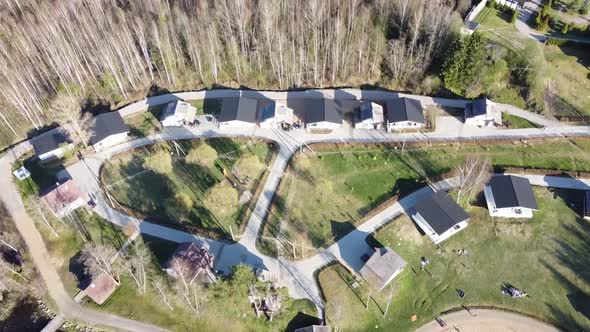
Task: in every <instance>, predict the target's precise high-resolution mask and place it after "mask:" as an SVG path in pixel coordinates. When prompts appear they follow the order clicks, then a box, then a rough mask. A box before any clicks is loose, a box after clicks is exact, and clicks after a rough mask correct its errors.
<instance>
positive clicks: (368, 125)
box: [354, 101, 385, 129]
mask: <svg viewBox="0 0 590 332" xmlns="http://www.w3.org/2000/svg"><path fill="white" fill-rule="evenodd" d="M384 122H385V118H384V117H383V106H381V105H379V104H377V103H375V102H370V101H364V102H362V103H361V106H360V107H359V110H358V112H356V113H355V121H354V127H355V128H360V129H382V128H383V123H384Z"/></svg>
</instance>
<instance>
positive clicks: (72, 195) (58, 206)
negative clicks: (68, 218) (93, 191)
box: [40, 180, 85, 217]
mask: <svg viewBox="0 0 590 332" xmlns="http://www.w3.org/2000/svg"><path fill="white" fill-rule="evenodd" d="M40 196H41V200H42V201H43V203H45V205H47V207H48V208H49V209H50V210H51V211H53V213H55V214H56V215H57V216H58V217H63V216H65V215H66V214H68V213H70V212H72V211H74V210H75V209H77V208H79V207H81V206H83V205H84V203H85V202H84V200H83V199H82V192H80V189H79V188H78V186H77V185H76V184H75V183H74V181H72V180H67V181H66V182H64V183H62V184H55V185H54V186H52V187H50V188H49V189H47V190H46V191H45V192H43V193H42V194H41V195H40Z"/></svg>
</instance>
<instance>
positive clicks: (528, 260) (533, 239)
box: [319, 188, 590, 331]
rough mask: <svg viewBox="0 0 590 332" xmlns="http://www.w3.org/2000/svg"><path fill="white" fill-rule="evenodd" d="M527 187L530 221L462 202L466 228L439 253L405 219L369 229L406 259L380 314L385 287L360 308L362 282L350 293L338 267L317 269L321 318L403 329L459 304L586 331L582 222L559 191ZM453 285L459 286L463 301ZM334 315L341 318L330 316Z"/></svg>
mask: <svg viewBox="0 0 590 332" xmlns="http://www.w3.org/2000/svg"><path fill="white" fill-rule="evenodd" d="M534 192H535V196H536V198H537V201H538V203H539V207H540V210H539V211H538V212H536V213H535V215H534V217H533V219H530V220H519V219H500V218H495V219H492V218H491V217H490V216H489V215H488V211H487V209H486V208H483V207H480V206H467V207H466V209H467V211H468V213H469V214H470V216H471V221H470V224H469V227H467V228H466V229H465V230H464V231H462V232H460V233H457V234H456V235H454V236H453V237H451V238H450V239H448V240H447V241H445V242H443V244H442V247H443V248H444V250H445V251H444V254H443V255H441V254H440V253H439V251H438V250H437V248H436V247H435V245H434V244H433V243H432V242H431V241H430V240H429V239H428V238H427V237H425V236H421V235H420V234H419V233H418V230H417V229H416V227H415V226H414V224H413V223H412V222H411V221H410V219H409V218H408V217H406V216H402V217H400V218H398V219H396V220H394V221H393V222H392V223H390V224H389V225H387V226H386V227H385V228H383V229H381V230H380V231H378V232H377V233H376V234H375V236H374V237H375V239H376V240H377V241H378V242H375V241H371V242H374V243H379V244H381V245H383V246H389V247H391V248H392V249H393V250H395V251H396V252H397V253H399V254H400V255H401V256H402V257H403V258H404V259H405V260H406V261H407V262H408V266H407V267H406V269H405V270H404V271H403V272H402V273H401V274H400V275H399V276H398V277H397V278H396V279H395V280H394V281H393V282H392V286H391V287H393V292H394V296H393V301H392V304H391V308H390V311H389V313H388V315H387V316H386V317H385V318H383V316H382V310H384V308H385V305H386V298H387V295H389V289H385V290H384V291H382V293H384V294H380V295H379V296H376V301H377V303H378V304H379V306H377V305H373V303H371V305H372V306H370V309H369V310H368V311H366V310H365V308H364V305H365V301H366V296H365V295H364V294H366V293H363V291H364V287H365V286H364V285H363V286H361V287H360V296H359V297H357V295H356V294H355V292H356V293H359V290H353V289H352V288H350V286H349V285H351V283H350V282H349V281H346V278H344V279H342V278H339V277H337V275H336V274H335V272H336V271H339V272H340V273H341V274H342V273H344V276H345V277H346V276H347V275H348V272H347V271H345V270H344V269H340V270H337V269H336V268H329V269H327V270H326V271H323V272H322V273H320V275H319V280H320V284H321V287H322V290H323V292H324V295H325V297H326V300H327V306H326V308H327V317H328V322H329V323H330V321H331V320H332V323H331V324H332V325H335V324H340V326H342V327H343V329H344V330H349V331H356V330H367V329H369V328H370V329H371V330H373V327H375V326H378V328H376V329H375V330H383V331H392V330H395V331H410V330H415V329H416V328H418V327H419V326H421V325H423V324H425V323H427V322H428V321H431V320H433V319H434V317H435V316H437V315H439V314H440V312H443V311H446V310H449V309H452V308H461V306H463V305H465V306H467V307H469V306H494V307H497V308H504V309H509V310H514V311H518V312H522V313H524V314H527V315H531V316H535V317H538V318H540V319H542V320H545V321H548V322H550V323H552V324H556V325H558V326H561V327H563V328H565V329H566V330H571V331H581V330H586V329H588V328H589V327H590V318H585V317H584V314H583V313H582V312H580V311H577V310H584V309H582V308H584V306H585V304H584V303H586V304H587V303H588V302H587V301H588V299H589V297H588V294H590V271H589V270H588V263H589V260H588V257H589V254H590V247H589V246H588V244H587V243H586V239H587V238H588V236H590V224H589V223H588V221H585V220H583V219H581V218H580V217H579V216H578V215H577V214H576V213H575V212H574V211H572V210H571V209H570V208H569V207H568V206H569V203H568V202H567V201H564V200H563V199H562V198H561V197H562V196H561V195H562V194H563V192H557V193H554V192H551V191H550V190H548V189H546V188H535V189H534ZM577 195H578V196H579V195H581V193H578V194H577ZM483 204H485V202H483ZM479 205H481V203H479ZM457 249H467V250H468V252H469V255H468V256H465V255H459V254H457V253H455V252H453V250H457ZM421 257H427V258H428V259H429V260H430V264H429V265H427V266H426V270H427V272H422V271H421V270H420V258H421ZM347 278H350V277H347ZM504 283H509V284H512V285H514V286H516V287H519V288H521V289H523V290H525V291H526V292H527V293H528V294H529V297H527V298H521V299H513V298H510V297H508V296H506V295H503V294H501V292H500V289H501V286H502V285H503V284H504ZM457 289H460V290H463V291H464V292H465V294H466V295H465V298H464V299H460V298H459V296H458V295H457ZM585 301H586V302H585ZM338 308H340V310H341V311H342V313H340V316H337V315H338V312H337V309H338ZM412 315H417V316H418V320H417V321H416V322H412V321H411V319H410V318H411V316H412ZM335 317H342V318H341V320H340V322H337V321H336V318H335Z"/></svg>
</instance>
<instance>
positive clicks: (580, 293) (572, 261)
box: [541, 218, 590, 331]
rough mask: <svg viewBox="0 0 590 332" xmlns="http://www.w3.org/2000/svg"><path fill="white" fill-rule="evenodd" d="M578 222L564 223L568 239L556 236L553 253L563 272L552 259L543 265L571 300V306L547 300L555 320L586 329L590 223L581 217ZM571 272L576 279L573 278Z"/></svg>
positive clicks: (564, 325) (589, 321) (571, 327)
mask: <svg viewBox="0 0 590 332" xmlns="http://www.w3.org/2000/svg"><path fill="white" fill-rule="evenodd" d="M577 221H578V224H577V225H575V226H573V225H563V226H562V227H563V228H564V230H565V231H566V232H567V234H568V236H567V238H568V240H567V241H566V240H563V239H553V243H554V244H555V248H552V249H551V253H552V254H553V256H554V257H555V259H556V260H557V263H558V264H559V266H560V267H562V268H564V269H566V271H562V270H561V269H558V267H556V266H554V265H553V264H552V262H550V261H548V260H542V261H541V264H543V265H544V266H545V268H546V269H548V270H549V271H550V272H551V273H552V274H553V276H554V277H555V279H557V280H558V281H559V283H560V284H561V285H562V286H563V287H564V288H565V289H567V291H568V294H567V302H568V303H570V305H571V308H567V307H563V306H560V305H556V304H553V303H547V306H548V307H549V311H550V312H551V313H552V314H553V317H554V319H555V323H556V324H557V325H558V326H560V327H562V328H564V329H566V330H570V331H584V330H587V329H588V327H590V312H589V310H588V308H590V306H589V305H588V304H589V303H590V302H588V299H590V292H588V291H587V290H588V289H590V258H589V257H590V242H588V236H590V224H588V222H587V221H585V220H584V219H582V218H577ZM571 275H575V276H576V278H575V279H572V277H571Z"/></svg>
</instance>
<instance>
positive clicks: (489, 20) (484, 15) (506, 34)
mask: <svg viewBox="0 0 590 332" xmlns="http://www.w3.org/2000/svg"><path fill="white" fill-rule="evenodd" d="M475 21H476V22H479V24H480V26H479V28H478V30H477V31H479V32H480V33H482V34H483V35H484V36H486V37H487V38H488V39H490V40H492V41H494V42H495V43H498V44H500V45H502V46H504V47H506V48H508V49H511V50H513V51H518V50H520V49H521V48H522V47H523V46H524V44H525V43H526V41H527V38H526V37H524V36H523V35H522V34H520V32H518V30H517V29H516V27H515V26H514V24H513V23H510V17H508V15H506V14H504V13H502V12H500V11H499V10H496V9H494V8H488V7H486V8H484V9H483V10H482V11H481V13H479V15H477V17H476V18H475Z"/></svg>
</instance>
